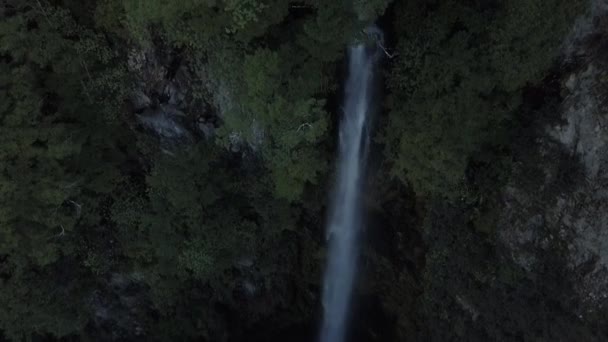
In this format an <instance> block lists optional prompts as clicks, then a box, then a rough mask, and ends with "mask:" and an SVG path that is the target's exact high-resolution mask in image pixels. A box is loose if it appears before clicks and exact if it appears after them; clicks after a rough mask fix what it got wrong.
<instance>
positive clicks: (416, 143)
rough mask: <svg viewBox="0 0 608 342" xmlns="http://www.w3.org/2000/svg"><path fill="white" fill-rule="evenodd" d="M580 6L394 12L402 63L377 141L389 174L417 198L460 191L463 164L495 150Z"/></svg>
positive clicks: (420, 5)
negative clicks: (382, 148)
mask: <svg viewBox="0 0 608 342" xmlns="http://www.w3.org/2000/svg"><path fill="white" fill-rule="evenodd" d="M582 3H583V2H582V1H563V0H553V1H544V0H534V1H527V0H525V1H524V0H522V1H495V2H493V3H492V4H493V5H492V6H482V5H481V2H480V3H479V4H476V2H465V1H457V0H454V1H441V2H432V4H431V3H429V2H427V1H409V2H401V3H400V4H399V5H397V6H396V14H395V15H396V17H397V18H398V20H397V25H396V26H395V30H396V33H397V35H398V37H399V44H398V47H397V52H398V53H399V58H397V59H395V64H394V66H393V70H392V74H391V76H390V80H389V83H390V88H391V91H392V94H391V98H390V100H389V106H390V109H391V112H390V121H389V123H388V125H387V128H386V130H385V131H386V133H385V136H384V137H383V141H384V142H385V143H386V146H387V150H386V155H387V157H388V158H389V159H390V160H392V162H393V173H394V175H395V176H396V177H399V178H401V179H402V180H404V181H408V182H411V183H412V184H413V185H414V187H415V188H416V191H417V192H418V193H420V194H443V195H448V196H452V195H454V194H456V193H458V192H460V191H461V190H460V189H459V186H461V184H462V183H463V179H464V171H465V169H466V167H467V164H468V161H469V159H470V158H471V156H473V155H475V154H476V153H477V152H478V151H480V150H481V149H482V147H483V145H484V144H486V143H488V142H492V143H495V142H496V139H497V136H500V135H501V125H502V123H503V122H504V121H505V120H506V119H508V118H509V117H510V116H511V115H512V112H513V111H514V110H515V109H516V108H517V106H518V105H519V103H520V92H521V89H522V88H523V87H524V86H525V85H526V84H527V83H528V82H537V81H539V80H540V79H541V78H542V77H543V75H544V73H545V72H546V70H547V69H548V68H549V67H550V66H551V63H552V62H553V58H554V57H555V56H556V55H557V52H558V47H559V45H560V43H561V40H562V39H563V37H564V35H565V33H566V32H567V31H568V30H569V29H570V27H571V25H572V23H573V19H574V18H575V17H576V15H578V14H579V13H581V7H582ZM547 13H551V15H547Z"/></svg>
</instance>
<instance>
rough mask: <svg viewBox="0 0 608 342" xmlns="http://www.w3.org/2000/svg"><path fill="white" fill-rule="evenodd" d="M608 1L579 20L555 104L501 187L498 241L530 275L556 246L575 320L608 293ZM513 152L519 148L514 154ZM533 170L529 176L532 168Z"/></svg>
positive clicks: (600, 307) (602, 301)
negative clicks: (549, 118) (527, 155)
mask: <svg viewBox="0 0 608 342" xmlns="http://www.w3.org/2000/svg"><path fill="white" fill-rule="evenodd" d="M607 18H608V17H607V12H606V4H604V3H603V2H600V1H598V2H596V3H595V4H594V12H593V15H592V16H591V17H589V18H585V19H581V20H580V21H579V23H578V24H577V26H576V28H575V30H574V31H573V34H572V36H571V37H568V39H567V40H566V45H565V48H564V51H565V56H564V57H565V58H564V61H565V62H564V64H569V65H570V66H566V65H564V67H563V69H562V70H564V69H570V71H569V72H564V73H563V75H562V77H561V80H560V85H559V88H560V89H559V92H560V99H559V101H558V105H557V106H555V107H552V108H551V109H548V108H543V109H541V110H545V111H547V110H550V111H552V113H548V114H549V116H553V117H554V118H555V119H557V120H552V122H543V121H541V122H538V125H539V126H541V127H542V130H541V131H542V133H541V134H539V135H538V136H537V137H536V139H535V140H534V143H533V145H532V146H529V147H530V148H531V151H532V152H529V153H531V154H532V155H534V156H535V158H527V159H526V158H521V159H520V160H519V161H517V162H516V163H515V164H514V167H513V170H512V171H513V172H512V177H511V180H510V181H509V183H508V184H507V185H506V187H505V188H504V190H503V192H502V202H503V205H502V208H501V214H500V218H499V224H498V234H499V240H500V241H501V242H502V243H503V244H504V245H505V246H506V248H507V250H508V254H509V255H510V256H511V258H512V260H513V261H514V262H515V263H517V264H518V265H519V266H521V267H522V268H523V269H524V270H525V272H528V273H530V274H533V273H534V272H536V270H538V269H539V268H541V267H543V262H544V258H543V254H544V253H545V252H546V251H548V250H554V251H556V252H557V254H558V255H559V256H560V257H561V258H562V261H563V267H564V274H566V275H567V277H568V278H570V279H569V281H570V282H571V284H572V289H573V291H574V293H573V297H571V298H569V300H570V301H571V302H570V304H571V305H572V306H571V308H572V312H573V313H575V314H576V315H577V316H578V317H579V318H580V319H585V318H586V316H587V315H590V314H593V313H598V312H600V311H601V310H603V309H604V308H605V304H606V299H607V298H608V292H607V290H608V268H607V266H608V168H607V166H608V107H607V105H608V102H606V99H607V97H606V94H607V90H608V83H607V82H606V81H607V80H608V79H607V78H606V75H608V64H607V63H606V56H607V53H608V49H607V48H608V40H606V36H605V34H606V29H607V26H606V20H607ZM516 157H517V155H516ZM531 170H534V171H533V172H532V173H535V174H536V175H537V177H534V181H531V178H530V175H531Z"/></svg>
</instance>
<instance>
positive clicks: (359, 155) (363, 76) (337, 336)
mask: <svg viewBox="0 0 608 342" xmlns="http://www.w3.org/2000/svg"><path fill="white" fill-rule="evenodd" d="M374 33H375V32H374ZM348 53H349V56H348V57H349V71H348V79H347V80H346V85H345V99H344V106H343V108H344V113H343V115H344V116H343V118H342V121H341V123H340V133H339V134H340V136H339V138H340V144H339V156H338V165H337V175H336V177H337V178H336V187H335V189H334V193H333V197H332V203H331V205H332V207H331V209H332V211H331V214H330V217H329V221H328V225H327V239H328V243H329V247H328V259H327V268H326V271H325V279H324V292H323V307H324V318H323V325H322V327H321V335H320V341H321V342H341V341H343V340H344V338H345V332H346V330H347V322H348V312H349V304H350V297H351V293H352V288H353V282H354V279H355V273H356V267H357V256H358V239H359V234H360V231H361V228H362V227H361V225H362V219H363V217H362V215H361V207H360V206H361V203H360V197H361V196H360V192H361V178H362V174H363V172H364V166H365V161H366V154H367V145H368V140H369V133H368V129H367V123H368V120H369V118H368V115H369V111H370V107H371V104H372V94H373V89H371V88H372V84H373V72H374V65H375V58H376V50H375V49H374V48H373V47H370V46H368V45H365V44H363V43H360V44H357V45H354V46H352V47H350V48H349V52H348Z"/></svg>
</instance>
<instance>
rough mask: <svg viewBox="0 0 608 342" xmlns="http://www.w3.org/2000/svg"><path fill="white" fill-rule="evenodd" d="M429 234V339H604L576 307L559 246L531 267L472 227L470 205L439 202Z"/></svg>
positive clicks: (425, 308) (426, 294) (426, 308)
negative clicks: (518, 262)
mask: <svg viewBox="0 0 608 342" xmlns="http://www.w3.org/2000/svg"><path fill="white" fill-rule="evenodd" d="M426 240H427V242H428V243H429V244H432V246H433V249H432V250H431V251H429V253H428V254H427V259H426V270H425V282H424V283H425V289H424V295H423V297H422V302H421V305H422V306H423V311H424V313H425V316H426V317H427V319H428V321H427V323H426V330H427V332H426V335H427V336H429V337H432V340H434V341H445V340H450V341H488V340H491V341H520V340H524V341H555V340H560V341H575V340H579V339H580V340H585V341H596V340H598V341H599V340H600V335H596V334H599V331H593V330H592V329H589V328H588V327H586V326H585V325H584V323H583V322H582V321H580V320H579V319H578V318H577V317H576V316H575V315H574V314H573V313H572V311H571V309H572V308H571V305H572V298H573V297H574V292H573V287H574V286H576V284H572V283H571V282H570V280H569V279H572V278H571V277H569V276H568V274H567V272H568V271H567V268H566V267H564V263H565V262H566V260H565V259H564V258H563V257H561V255H562V252H561V248H562V246H559V245H552V246H551V247H550V248H548V249H547V250H546V251H544V252H543V253H542V254H540V255H542V260H540V262H539V263H538V265H540V266H538V267H537V269H535V270H534V271H533V273H528V272H526V271H524V270H522V269H521V268H520V266H518V265H515V264H514V263H513V262H512V261H511V260H510V258H509V257H508V256H507V255H502V254H501V252H500V250H499V249H498V248H497V246H495V245H494V244H493V243H492V241H493V240H492V239H491V238H488V237H487V236H484V235H480V234H478V233H476V232H475V230H474V229H473V227H471V226H470V224H469V223H468V222H467V210H466V209H464V208H456V207H450V206H445V205H441V204H439V205H434V206H433V207H432V208H431V210H430V214H429V218H428V222H427V224H426ZM532 274H534V275H532Z"/></svg>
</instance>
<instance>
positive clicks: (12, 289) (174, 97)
mask: <svg viewBox="0 0 608 342" xmlns="http://www.w3.org/2000/svg"><path fill="white" fill-rule="evenodd" d="M583 5H584V4H583V1H579V0H576V1H572V0H569V1H566V0H514V1H501V0H494V1H491V0H489V1H482V0H478V1H469V0H450V1H434V0H433V1H423V0H394V1H390V0H373V1H354V2H353V1H351V0H348V1H347V0H343V1H342V0H340V1H321V0H304V1H283V0H264V1H262V0H187V1H163V0H145V1H144V0H96V1H85V2H83V1H75V0H61V1H54V0H53V1H49V0H5V1H2V2H1V3H0V71H1V73H0V332H2V333H1V334H0V339H1V336H2V334H3V335H4V336H5V337H6V338H9V339H12V340H23V339H26V340H30V339H35V338H50V339H57V338H62V337H75V338H82V339H84V338H94V339H95V338H97V339H102V340H104V339H115V340H121V339H123V340H124V339H127V340H129V339H159V340H166V339H169V340H200V339H203V340H208V341H228V340H231V341H236V340H242V339H246V338H249V340H251V339H255V338H259V339H260V340H263V339H269V338H270V337H268V336H270V335H265V334H266V333H267V332H268V331H281V330H282V329H288V328H289V327H291V326H295V325H298V324H306V322H310V321H311V320H314V317H315V313H316V311H317V310H318V309H319V308H318V307H319V296H318V292H319V281H320V276H321V272H320V267H321V266H320V265H322V258H323V247H322V245H323V242H322V240H323V237H324V233H323V225H324V214H325V213H324V210H325V206H324V203H325V202H326V200H327V189H329V188H330V186H331V184H329V183H328V181H327V180H328V179H330V177H329V176H330V175H331V172H332V169H331V168H332V165H333V152H332V151H333V147H334V143H335V141H334V140H335V137H334V135H335V134H333V133H334V132H335V131H336V130H335V127H334V126H335V122H336V120H337V118H338V117H339V115H341V113H340V108H339V106H338V105H337V104H336V102H337V99H339V97H340V83H341V81H342V77H343V74H342V73H343V68H342V64H343V58H344V49H345V46H346V45H347V44H349V43H350V42H352V40H353V39H368V38H369V37H364V36H363V29H364V28H365V27H366V26H368V25H369V24H370V23H372V22H375V21H376V20H377V19H378V18H379V17H381V18H382V19H381V23H382V24H383V25H385V28H386V30H387V31H388V32H387V37H388V38H389V39H387V41H386V42H383V43H379V44H380V45H381V47H382V48H383V49H385V52H386V53H387V55H390V56H392V57H393V58H390V59H388V58H387V61H386V66H387V68H386V70H387V75H386V81H387V82H386V92H387V94H386V95H387V96H386V99H385V101H384V106H383V108H384V110H383V112H382V115H380V117H379V118H378V121H377V123H378V125H377V126H378V127H377V128H378V134H377V139H376V142H377V145H376V146H374V148H375V149H376V150H380V151H383V154H382V158H380V159H382V166H381V167H379V168H378V169H377V170H376V171H375V173H374V174H373V177H370V178H373V179H374V180H375V182H376V183H378V184H376V185H377V189H376V190H375V191H373V193H374V197H375V198H373V199H371V198H370V202H376V203H377V204H378V205H377V207H379V208H381V209H378V211H381V212H382V215H385V216H386V215H389V216H390V215H394V216H395V217H401V216H400V215H402V214H403V211H408V212H411V215H410V216H411V217H410V218H412V217H415V218H412V221H411V222H413V223H415V224H417V225H419V227H412V228H410V232H406V233H404V234H409V235H408V236H409V237H411V238H413V236H420V240H419V245H420V246H412V244H411V243H410V244H409V245H408V246H409V247H411V248H412V249H414V248H419V251H418V252H417V253H419V252H420V250H424V251H425V252H426V253H427V254H425V255H423V256H422V259H423V260H424V258H425V256H426V270H427V271H426V272H425V268H424V266H425V262H420V261H419V259H420V255H416V256H411V257H410V256H409V254H411V253H413V252H411V251H410V252H408V251H403V250H399V248H397V249H396V250H395V251H394V253H392V254H391V253H383V251H377V250H374V249H373V248H371V249H370V252H369V254H366V258H368V259H367V260H368V263H367V265H368V266H367V267H372V268H373V267H376V274H377V275H376V277H375V278H374V279H373V280H371V281H370V284H371V285H370V286H371V287H370V288H371V289H372V291H376V292H377V291H385V292H384V293H385V297H386V298H383V299H381V300H380V301H381V302H383V305H384V306H383V310H384V311H386V312H387V314H389V315H393V316H394V317H397V318H396V320H397V324H396V325H397V326H398V328H397V330H399V329H401V330H400V331H399V332H398V333H396V335H395V336H404V335H405V334H410V335H411V336H414V335H416V334H419V335H417V336H428V335H429V334H430V335H432V336H436V337H437V338H439V339H442V338H445V339H447V338H448V336H458V334H460V336H461V337H462V336H469V337H470V336H477V337H479V338H480V339H483V338H492V339H499V340H500V339H507V338H510V336H507V335H505V329H510V330H511V329H512V330H513V331H518V329H520V330H521V329H524V328H526V327H528V326H527V325H526V324H528V322H524V321H526V319H527V318H526V317H528V316H526V312H525V310H523V311H522V310H521V308H520V309H517V308H514V309H513V310H512V311H509V313H508V314H501V313H497V312H495V311H494V310H498V309H500V308H498V307H497V306H502V305H506V304H505V303H510V304H508V305H511V306H509V308H511V307H516V306H518V305H524V304H525V303H524V304H522V303H521V301H523V302H527V301H528V299H529V301H530V302H534V300H536V298H538V297H537V296H536V295H537V294H538V296H540V298H541V299H542V300H541V301H540V302H537V303H535V305H536V306H534V308H535V310H549V309H550V307H551V304H552V302H550V298H547V297H546V295H544V294H543V293H541V292H543V291H545V292H546V291H548V292H549V293H552V292H551V291H552V289H551V288H548V289H546V288H537V289H536V291H537V292H533V293H529V292H527V290H529V289H530V287H526V284H528V283H525V282H531V283H533V285H534V284H536V283H534V282H533V281H532V280H530V279H527V278H525V277H524V276H522V275H521V274H520V273H518V271H517V270H515V269H514V268H512V267H511V265H502V266H496V265H492V264H490V263H489V262H487V261H486V262H482V261H480V260H483V259H484V258H485V257H486V256H487V255H489V254H491V256H492V258H493V259H488V260H493V261H496V262H498V260H500V256H499V253H497V252H496V251H495V250H494V249H493V248H494V247H495V245H494V237H493V235H492V234H493V232H492V226H493V221H492V217H491V213H492V209H493V208H492V207H491V205H490V206H489V207H488V205H487V204H484V205H480V204H479V203H480V202H482V201H483V199H484V198H485V199H486V202H485V203H488V202H487V198H490V197H491V195H492V194H493V191H496V189H493V188H495V187H497V184H498V185H500V184H503V183H504V182H505V179H506V177H508V174H507V172H505V170H508V169H509V166H510V157H511V154H510V153H511V152H510V151H511V149H512V146H511V143H510V142H509V141H508V137H510V136H511V135H510V134H512V132H513V129H514V127H516V126H517V125H518V121H517V120H516V119H515V118H516V114H517V113H518V111H520V110H521V108H522V107H521V105H522V102H523V101H524V99H523V98H522V92H523V90H524V89H526V88H528V87H531V86H534V85H537V84H538V83H539V82H541V81H542V79H543V78H544V77H545V76H546V74H547V72H548V70H549V69H550V67H551V66H552V65H553V64H554V63H555V58H556V57H557V52H558V48H559V46H560V44H561V41H562V40H563V38H564V36H565V35H566V33H567V32H568V31H569V29H570V28H571V27H572V24H573V22H574V19H575V18H576V17H577V16H578V15H580V14H581V13H583V11H584V6H583ZM389 43H390V44H389ZM393 43H394V44H393ZM142 103H143V104H144V105H142ZM155 127H156V128H155ZM159 127H160V128H159ZM167 131H171V132H172V133H171V135H170V137H169V135H168V134H167V133H166V132H167ZM168 137H169V138H168ZM471 173H473V174H474V176H471ZM392 189H399V190H392ZM404 196H410V197H412V198H413V199H408V200H404V199H403V198H400V197H404ZM406 202H407V203H406ZM370 206H372V207H373V205H370ZM373 210H374V209H371V210H370V211H373ZM455 212H457V213H455ZM395 217H393V218H392V219H391V218H389V219H387V220H386V224H387V226H388V228H386V230H388V231H390V232H389V233H388V234H389V235H391V234H395V236H397V235H398V234H401V232H402V231H405V230H406V229H404V228H402V227H398V226H397V225H399V224H404V223H403V222H396V221H397V220H396V219H395ZM423 222H425V224H423ZM446 222H450V224H446ZM451 222H454V224H453V225H452V224H451ZM469 228H473V230H472V231H471V229H469ZM475 229H477V230H475ZM414 231H415V232H414ZM480 231H483V233H480ZM399 239H400V238H399ZM399 239H395V240H394V241H392V242H391V243H393V242H395V243H396V241H401V240H399ZM488 251H490V252H488ZM486 252H488V253H489V254H486ZM400 253H401V254H400ZM420 253H422V252H420ZM420 253H419V254H420ZM395 255H397V256H395ZM404 255H405V256H404ZM453 256H457V257H453ZM402 259H404V260H405V262H406V263H409V264H408V265H410V266H408V269H409V271H404V270H402V269H400V268H399V267H398V266H396V265H397V264H399V262H400V260H402ZM398 268H399V269H398ZM378 270H383V271H382V272H380V271H378ZM371 272H373V270H372V271H371ZM408 272H409V273H408ZM492 277H493V278H492ZM547 277H548V279H555V278H559V274H554V273H551V272H549V274H548V276H547ZM390 279H393V280H394V279H399V281H402V282H404V284H403V285H399V282H395V283H393V284H391V285H390V289H388V290H386V288H387V284H388V282H390V281H391V280H390ZM497 279H498V280H497ZM405 283H407V284H405ZM516 283H519V285H515V284H516ZM522 283H523V285H522ZM533 285H530V286H533ZM401 286H403V288H406V289H408V290H407V291H401ZM484 286H487V287H492V288H496V289H497V290H496V291H498V292H499V293H500V296H501V297H499V299H497V300H496V301H494V300H490V299H488V307H485V308H479V309H475V310H485V311H483V312H484V316H483V317H484V322H483V325H484V327H485V328H484V329H481V330H475V331H473V330H469V329H468V328H469V327H470V326H469V325H466V324H468V323H467V322H469V321H470V320H475V319H476V318H473V317H476V315H478V313H476V311H471V312H470V313H471V317H470V318H467V319H468V321H466V322H464V321H465V319H462V320H459V319H457V318H456V319H452V317H453V314H451V313H450V314H446V315H447V316H446V315H443V313H442V310H444V311H445V312H454V311H453V310H455V309H453V307H456V306H460V307H462V306H464V307H466V306H467V305H466V303H467V301H468V300H470V298H469V297H467V296H478V297H483V296H487V294H488V292H483V291H481V292H480V291H477V289H478V288H479V287H484ZM564 286H570V284H565V285H564ZM472 287H477V288H476V289H473V290H471V288H472ZM469 290H470V292H467V291H469ZM406 292H407V293H406ZM465 292H466V293H465ZM482 292H483V293H482ZM421 293H422V295H420V294H421ZM511 293H516V295H517V296H518V299H517V300H518V301H516V302H515V304H514V303H513V302H512V301H510V298H512V296H513V295H512V294H511ZM520 294H521V295H522V296H523V297H522V296H519V295H520ZM374 295H375V296H378V297H382V293H375V294H374ZM391 296H393V297H391ZM394 296H397V297H398V296H411V297H408V298H407V299H403V301H402V302H403V303H407V304H408V305H410V304H412V303H421V306H420V307H421V309H419V310H418V309H409V308H408V309H404V308H402V307H400V306H398V305H394V302H399V303H401V301H399V300H398V301H395V300H394V299H395V297H394ZM414 296H418V297H420V298H416V299H412V298H413V297H414ZM459 296H460V297H459ZM526 296H528V297H526ZM535 296H536V297H535ZM446 298H447V299H446ZM454 298H456V299H454ZM457 298H460V299H457ZM522 298H523V299H522ZM418 299H420V301H418ZM391 300H393V303H388V302H389V301H391ZM450 310H452V311H450ZM471 310H473V309H471ZM488 313H493V314H492V315H490V314H488ZM404 315H406V316H407V317H405V318H404V317H403V316H404ZM505 315H507V317H506V318H505ZM513 315H517V316H518V317H519V318H517V319H514V318H513V317H514V316H513ZM445 317H450V319H446V318H445ZM522 317H523V318H522ZM543 318H547V317H545V316H543ZM566 318H568V316H567V315H566V314H564V315H562V316H559V317H557V318H556V320H558V321H559V322H562V323H564V324H566V323H565V322H567V319H566ZM509 319H513V320H510V321H509ZM547 319H549V318H547ZM505 321H508V323H509V328H496V327H493V326H492V325H493V324H500V323H501V322H505ZM446 322H448V323H446ZM545 323H546V322H545V321H544V323H543V324H545ZM560 324H561V323H560ZM423 325H424V326H428V327H431V326H433V327H438V329H437V330H436V331H430V329H422V328H420V326H423ZM511 327H512V328H511ZM576 328H577V329H578V328H579V326H578V325H577V326H576ZM482 330H483V331H482ZM576 331H579V330H576ZM256 332H258V333H259V334H258V335H256ZM400 334H402V335H400ZM514 334H515V335H517V336H523V337H524V338H527V337H538V336H537V335H534V334H531V335H529V334H526V333H521V334H520V333H514ZM581 334H582V333H581ZM515 335H514V336H515ZM511 337H512V336H511Z"/></svg>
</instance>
